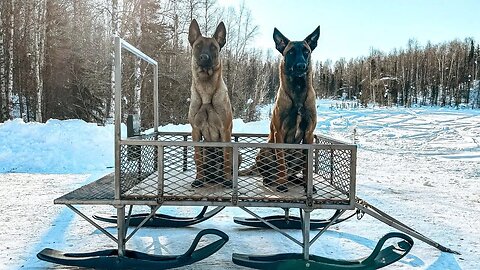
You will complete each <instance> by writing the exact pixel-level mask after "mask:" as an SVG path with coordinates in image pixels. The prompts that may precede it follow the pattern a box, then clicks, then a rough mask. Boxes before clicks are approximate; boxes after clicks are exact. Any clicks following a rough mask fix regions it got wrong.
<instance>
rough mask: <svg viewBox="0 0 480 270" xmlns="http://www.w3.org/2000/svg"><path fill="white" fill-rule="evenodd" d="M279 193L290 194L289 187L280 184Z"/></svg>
mask: <svg viewBox="0 0 480 270" xmlns="http://www.w3.org/2000/svg"><path fill="white" fill-rule="evenodd" d="M277 191H278V192H288V187H287V185H285V184H280V185H278V186H277Z"/></svg>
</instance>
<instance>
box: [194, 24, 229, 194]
mask: <svg viewBox="0 0 480 270" xmlns="http://www.w3.org/2000/svg"><path fill="white" fill-rule="evenodd" d="M226 35H227V31H226V29H225V25H224V23H223V22H220V24H219V25H218V26H217V29H216V30H215V33H214V34H213V36H212V37H204V36H202V34H201V32H200V28H199V26H198V23H197V21H196V20H195V19H194V20H192V22H191V24H190V28H189V32H188V41H189V43H190V45H191V47H192V86H191V88H190V90H191V97H190V107H189V111H188V121H189V122H190V125H191V126H192V140H193V141H195V142H199V141H202V140H203V141H205V142H230V141H231V135H232V106H231V104H230V99H229V97H228V92H227V86H226V84H225V82H224V80H223V77H222V61H221V59H220V50H221V49H222V47H223V46H224V45H225V43H226ZM231 155H232V153H231V148H226V149H223V151H222V149H218V148H213V147H199V146H197V147H195V158H194V159H195V167H196V176H195V180H194V181H193V182H192V184H191V185H192V187H194V188H197V187H202V186H203V185H204V184H205V183H207V182H216V183H222V184H223V185H224V186H225V187H231V186H232V174H231V170H232V168H231V167H232V164H231ZM218 164H221V166H220V165H218ZM219 171H220V173H219ZM222 176H223V177H222Z"/></svg>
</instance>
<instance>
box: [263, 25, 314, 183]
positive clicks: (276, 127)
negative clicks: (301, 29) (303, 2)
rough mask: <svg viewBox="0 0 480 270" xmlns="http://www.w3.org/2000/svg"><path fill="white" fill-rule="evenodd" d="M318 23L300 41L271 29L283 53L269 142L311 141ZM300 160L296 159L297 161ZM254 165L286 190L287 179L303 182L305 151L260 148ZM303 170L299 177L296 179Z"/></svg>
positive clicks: (305, 178) (305, 166) (265, 177)
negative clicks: (313, 53) (313, 70)
mask: <svg viewBox="0 0 480 270" xmlns="http://www.w3.org/2000/svg"><path fill="white" fill-rule="evenodd" d="M319 36H320V26H319V27H317V28H316V29H315V31H313V33H311V34H310V35H309V36H307V37H306V38H305V39H304V40H303V41H290V40H289V39H288V38H286V37H285V36H284V35H283V34H282V33H280V31H278V29H277V28H275V29H274V31H273V40H274V41H275V47H276V49H277V50H278V51H279V52H280V53H281V54H282V55H283V58H282V60H281V62H280V67H279V75H280V87H279V89H278V92H277V95H276V98H275V106H274V108H273V113H272V119H271V121H270V134H269V136H268V142H269V143H295V144H299V143H308V144H311V143H313V131H314V130H315V126H316V123H317V111H316V106H315V91H314V89H313V86H312V63H311V62H312V61H311V53H312V51H313V50H314V49H315V48H316V47H317V41H318V38H319ZM299 160H300V162H299ZM256 167H257V170H258V172H259V173H260V174H261V175H262V177H263V183H264V185H274V184H276V185H277V187H276V189H277V191H280V192H287V191H288V187H287V182H288V181H293V182H297V183H298V182H300V183H302V184H303V185H304V186H305V188H306V184H307V162H306V155H305V153H303V152H302V151H299V150H284V149H268V148H263V149H262V150H260V152H259V154H258V155H257V157H256ZM302 170H303V177H302V178H301V179H296V177H297V173H299V172H301V171H302Z"/></svg>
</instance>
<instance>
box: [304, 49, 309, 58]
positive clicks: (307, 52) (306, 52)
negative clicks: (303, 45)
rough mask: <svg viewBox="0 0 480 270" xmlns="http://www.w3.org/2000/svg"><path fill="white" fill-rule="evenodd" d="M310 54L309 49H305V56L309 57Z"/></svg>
mask: <svg viewBox="0 0 480 270" xmlns="http://www.w3.org/2000/svg"><path fill="white" fill-rule="evenodd" d="M309 54H310V52H309V51H308V50H307V49H303V56H304V57H307V56H308V55H309Z"/></svg>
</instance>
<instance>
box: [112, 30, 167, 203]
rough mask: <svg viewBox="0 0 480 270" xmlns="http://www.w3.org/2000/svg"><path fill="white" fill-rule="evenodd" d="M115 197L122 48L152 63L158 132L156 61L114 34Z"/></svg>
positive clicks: (116, 187)
mask: <svg viewBox="0 0 480 270" xmlns="http://www.w3.org/2000/svg"><path fill="white" fill-rule="evenodd" d="M114 39H115V58H114V66H115V199H116V200H119V199H120V147H121V143H120V141H121V138H122V133H121V132H122V131H121V123H122V49H125V50H127V51H129V52H131V53H132V54H134V55H135V56H136V57H138V58H141V59H142V60H144V61H146V62H147V63H149V64H151V65H153V112H154V113H153V119H154V120H153V124H154V131H155V132H158V125H159V119H158V63H157V61H155V60H153V59H152V58H151V57H149V56H148V55H146V54H145V53H143V52H142V51H140V50H139V49H137V48H135V47H134V46H133V45H131V44H130V43H128V42H126V41H125V40H123V39H121V38H120V37H118V36H116V37H115V38H114Z"/></svg>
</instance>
